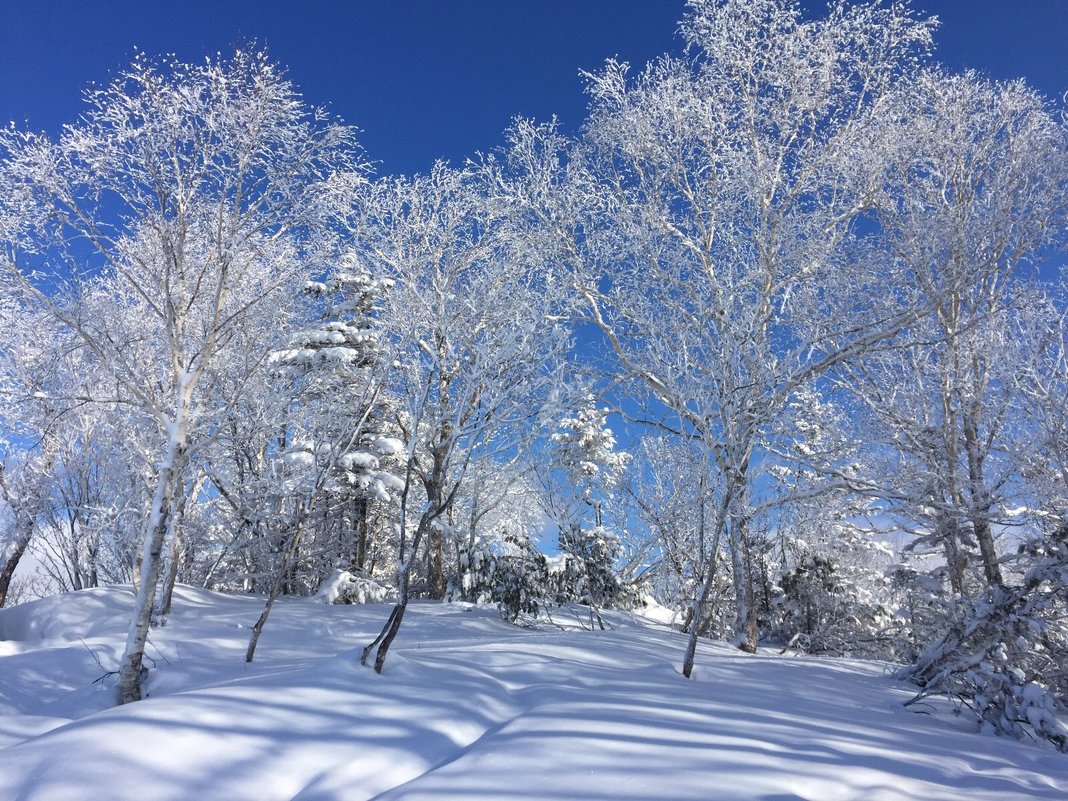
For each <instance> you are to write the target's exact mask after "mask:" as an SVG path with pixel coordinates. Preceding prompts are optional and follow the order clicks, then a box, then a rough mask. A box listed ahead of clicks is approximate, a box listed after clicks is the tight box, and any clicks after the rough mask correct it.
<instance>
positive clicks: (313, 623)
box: [0, 588, 1068, 801]
mask: <svg viewBox="0 0 1068 801" xmlns="http://www.w3.org/2000/svg"><path fill="white" fill-rule="evenodd" d="M132 602H133V596H132V595H131V594H130V592H129V591H128V590H125V589H119V588H114V589H99V590H88V591H82V592H79V593H75V594H70V595H65V596H59V597H56V598H49V599H45V600H43V601H38V602H34V603H30V604H26V605H24V606H19V607H15V608H13V609H9V610H0V801H79V799H86V801H88V800H89V799H91V800H92V801H101V799H107V801H125V800H127V799H128V800H129V801H135V800H136V801H187V800H188V799H196V801H213V800H214V799H219V801H223V799H225V800H226V801H242V800H243V799H247V800H248V801H273V800H274V799H278V800H279V801H281V800H282V799H299V801H358V799H380V801H386V799H395V800H398V801H399V799H404V800H405V801H420V800H421V799H427V800H429V799H435V801H441V800H444V801H485V800H487V799H530V801H546V800H548V799H567V800H568V801H573V800H574V799H598V800H603V801H630V800H632V799H701V800H702V801H709V799H715V800H716V801H732V800H733V799H762V800H763V801H788V799H793V800H794V801H801V800H803V799H810V800H811V801H847V799H857V801H860V800H861V799H864V801H905V800H906V799H908V800H909V801H913V800H919V801H940V800H941V799H961V800H962V801H964V800H965V799H967V801H982V800H984V799H989V801H1010V800H1011V799H1058V800H1059V801H1063V800H1064V799H1066V798H1068V759H1066V758H1065V757H1064V756H1063V755H1059V754H1056V753H1053V752H1051V751H1046V750H1042V749H1040V748H1038V747H1034V746H1028V745H1024V744H1020V743H1016V742H1013V741H1009V740H1005V739H999V738H994V737H987V736H980V735H978V734H974V733H972V732H971V731H970V730H969V728H968V726H967V724H966V723H965V722H964V721H962V720H958V719H955V718H953V717H952V716H947V715H944V714H941V713H939V714H934V715H923V714H917V713H915V712H912V711H909V710H906V709H904V708H903V707H902V706H901V702H902V701H903V700H905V699H907V698H908V697H910V692H909V689H908V688H907V687H905V686H902V685H900V684H898V683H896V682H895V681H893V680H892V679H890V678H888V677H887V675H886V674H887V673H888V669H887V668H886V666H882V665H878V664H872V663H864V662H852V661H841V660H822V659H808V658H798V657H790V656H785V657H780V656H777V655H774V654H771V653H768V654H764V653H762V654H759V655H756V656H752V655H747V654H743V653H741V652H739V651H736V650H734V649H731V648H729V647H728V646H725V645H717V644H713V643H702V644H701V646H700V652H699V654H698V662H697V664H698V668H697V672H696V681H687V680H686V679H684V678H682V677H681V675H680V674H679V673H678V663H679V661H680V659H681V654H682V648H683V639H682V637H681V636H680V635H678V634H674V633H672V632H670V631H667V630H666V629H664V628H662V627H658V626H656V625H654V624H652V623H647V622H641V621H639V620H637V619H634V618H631V617H629V616H625V615H608V616H606V617H607V619H608V621H609V622H610V623H611V624H612V626H613V628H612V629H611V630H610V631H605V632H600V631H598V632H587V631H580V630H567V631H560V630H556V629H551V628H549V629H542V630H536V631H532V630H525V629H516V628H512V627H510V626H508V625H506V624H504V623H503V622H501V621H500V620H499V619H498V618H497V616H496V614H495V613H494V612H493V611H491V610H484V609H474V608H470V607H467V606H463V605H453V606H449V605H431V604H417V605H413V606H412V607H410V608H409V610H408V614H407V616H406V617H405V619H404V626H403V628H402V629H401V633H400V636H399V637H398V639H397V641H396V643H395V644H394V646H393V650H391V652H390V656H389V659H388V661H387V663H386V670H385V673H384V675H382V676H378V675H375V674H374V673H373V672H372V671H370V670H368V669H365V668H362V667H360V666H359V664H358V655H359V648H360V647H362V645H364V644H365V643H366V642H367V641H369V639H370V638H372V637H373V636H374V635H375V634H377V632H378V630H379V628H380V627H381V625H382V623H383V622H384V621H385V618H386V616H387V614H388V607H386V606H362V607H361V606H324V605H322V604H319V603H312V602H309V601H286V600H282V601H280V602H279V603H278V604H277V605H276V606H275V609H274V611H273V613H272V615H271V619H270V622H269V623H268V624H267V628H266V629H265V630H264V634H263V637H262V638H261V640H260V644H259V648H258V650H257V652H256V654H257V659H256V662H254V663H253V664H252V665H245V664H244V662H243V661H242V654H243V653H244V650H245V647H246V645H247V637H248V633H249V630H248V627H249V626H251V624H252V623H253V622H254V621H255V620H256V617H257V615H258V614H259V612H260V609H261V605H262V601H261V600H259V599H255V598H232V597H226V596H221V595H216V594H213V593H209V592H205V591H201V590H193V589H189V588H178V589H177V590H176V592H175V602H174V609H175V611H174V614H173V615H172V616H171V618H170V621H169V622H168V624H167V626H166V627H164V628H162V629H154V630H153V631H152V633H151V638H150V645H149V648H148V652H147V653H148V656H149V657H151V661H149V660H146V662H147V663H148V664H153V663H154V665H153V670H152V672H151V674H150V677H149V680H148V684H147V690H148V693H149V695H150V697H149V698H148V699H147V700H145V701H142V702H140V703H136V704H132V705H130V706H126V707H119V708H115V707H112V706H111V704H112V699H113V697H114V694H115V687H114V684H115V680H114V677H105V678H101V676H102V675H103V674H104V673H105V672H106V671H107V670H113V669H114V668H115V667H116V666H117V665H118V661H119V657H120V655H121V652H122V644H123V639H124V635H125V630H126V624H127V615H128V614H129V611H130V609H131V606H132Z"/></svg>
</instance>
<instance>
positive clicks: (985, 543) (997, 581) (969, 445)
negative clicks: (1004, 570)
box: [964, 415, 1003, 587]
mask: <svg viewBox="0 0 1068 801" xmlns="http://www.w3.org/2000/svg"><path fill="white" fill-rule="evenodd" d="M964 446H965V449H966V451H967V453H968V495H969V500H970V504H969V507H970V514H971V518H972V529H973V530H974V532H975V539H976V540H977V541H978V542H979V555H980V557H981V558H982V560H983V575H984V576H985V577H986V581H987V584H989V585H990V586H992V587H1001V586H1002V585H1003V581H1002V578H1001V565H999V564H998V555H997V550H996V549H995V547H994V533H993V532H992V531H991V529H990V496H989V493H987V491H986V480H985V479H986V477H985V475H984V470H983V456H982V454H981V453H980V450H979V447H980V446H979V428H978V425H977V423H976V421H975V418H974V417H973V416H972V415H966V416H965V418H964Z"/></svg>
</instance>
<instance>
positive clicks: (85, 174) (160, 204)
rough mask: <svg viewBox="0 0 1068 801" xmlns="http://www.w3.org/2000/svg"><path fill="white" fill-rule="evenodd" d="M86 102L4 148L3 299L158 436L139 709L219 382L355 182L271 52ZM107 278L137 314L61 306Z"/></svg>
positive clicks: (334, 141) (144, 570)
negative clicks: (181, 511)
mask: <svg viewBox="0 0 1068 801" xmlns="http://www.w3.org/2000/svg"><path fill="white" fill-rule="evenodd" d="M86 102H87V108H86V110H85V112H84V114H83V115H82V116H81V117H80V119H79V121H78V122H77V123H74V124H72V125H70V126H67V127H66V128H65V129H64V132H63V134H62V135H61V136H60V137H59V138H58V139H57V140H55V141H53V140H51V139H49V138H48V137H47V136H45V135H42V134H31V133H23V132H21V131H18V130H16V129H5V130H4V132H3V134H2V135H0V241H2V242H3V243H4V251H3V267H4V271H5V282H4V285H5V287H6V288H7V289H8V290H10V291H15V292H18V293H19V294H20V295H21V297H22V298H24V299H25V301H26V302H27V303H33V304H36V305H37V306H39V307H42V308H46V309H48V310H49V311H50V312H51V313H52V314H53V315H54V317H55V318H56V319H57V320H58V321H60V322H61V323H62V324H64V325H65V326H67V327H69V328H70V329H71V330H73V331H74V332H76V333H77V335H78V336H79V337H80V338H81V340H82V341H83V342H84V343H85V345H86V346H87V347H89V348H90V349H91V350H92V351H93V352H94V353H95V354H96V355H97V356H98V358H99V359H100V361H101V363H102V364H104V365H105V366H106V367H107V368H108V369H109V370H110V371H111V374H112V376H113V378H114V380H115V382H116V384H117V387H118V389H119V391H120V392H121V393H123V395H124V399H125V400H126V402H128V403H130V404H132V405H133V406H135V407H136V408H138V409H139V410H140V411H141V412H142V413H143V414H144V415H146V416H147V417H148V418H150V419H151V420H152V421H153V422H154V423H155V424H156V426H157V428H158V437H159V442H160V446H159V448H158V450H157V470H156V479H155V482H154V484H155V486H154V491H153V496H152V501H151V504H150V507H149V510H148V513H147V515H146V518H145V521H144V538H143V553H142V558H141V576H140V583H139V590H138V593H137V599H136V602H135V611H134V615H133V620H132V621H131V626H130V633H129V638H128V643H127V647H126V652H125V654H124V656H123V659H122V664H121V668H120V674H121V687H120V692H119V696H120V700H121V701H122V702H128V701H134V700H137V699H139V698H140V697H141V674H142V656H143V652H144V644H145V640H146V637H147V634H148V628H149V619H150V614H151V610H152V606H153V600H154V596H155V593H156V585H157V581H158V579H159V577H160V568H161V562H162V560H161V551H162V548H163V543H164V540H165V538H166V536H167V533H168V531H169V530H170V526H171V523H170V520H171V518H172V517H173V515H174V513H175V511H176V504H177V503H178V501H179V499H180V496H181V494H182V491H183V489H182V488H183V486H184V485H183V484H182V483H181V482H180V476H181V475H182V470H183V466H184V465H185V464H186V463H187V462H188V461H189V460H190V458H191V457H192V455H193V454H192V451H193V450H195V449H196V448H197V447H198V445H199V444H200V443H201V442H202V441H204V440H205V439H206V438H207V436H208V434H209V432H210V430H211V418H212V417H213V415H215V414H216V413H217V412H219V411H220V409H219V407H218V406H217V405H214V404H219V403H222V405H223V408H225V404H226V401H229V400H232V399H233V398H232V397H231V398H222V397H220V396H218V395H217V394H213V393H211V392H210V391H208V384H210V383H211V381H212V377H213V370H214V369H215V368H216V367H217V366H218V364H219V363H220V360H221V359H222V358H224V356H225V355H226V354H227V353H228V351H229V349H230V348H231V346H232V342H233V334H234V331H235V329H236V328H238V327H240V326H241V325H242V324H243V323H245V322H246V321H248V320H249V318H250V317H252V316H253V315H256V314H259V313H261V312H262V311H263V310H264V309H269V308H271V307H272V306H276V305H281V300H280V299H281V298H283V297H286V296H291V295H292V294H293V293H292V286H291V285H292V284H293V282H294V281H295V280H296V279H297V276H298V275H299V273H300V272H301V271H302V270H303V269H304V267H305V265H304V259H305V258H306V256H305V252H306V251H307V250H308V247H309V246H311V245H313V244H315V243H316V241H318V240H316V239H315V237H314V236H313V234H314V232H315V231H316V230H319V229H321V228H322V225H323V223H324V221H325V219H326V218H327V217H328V216H329V215H330V214H331V213H332V211H333V209H334V208H335V207H337V206H338V205H339V203H338V198H339V196H346V197H347V195H348V192H349V188H350V187H351V184H353V183H355V182H356V180H357V178H355V177H354V176H358V174H359V173H358V171H356V170H354V168H355V167H357V166H358V165H355V164H354V163H353V157H352V147H353V135H352V131H351V129H349V128H347V127H345V126H342V125H339V124H336V123H333V122H331V121H329V118H328V117H327V116H326V115H325V114H323V113H321V112H319V111H312V110H310V109H308V108H307V107H306V106H305V105H304V103H303V102H302V101H301V99H300V97H299V95H298V94H297V92H296V91H295V89H294V88H293V87H292V85H291V84H290V83H289V81H287V80H286V79H285V78H284V77H283V76H282V74H281V72H280V70H278V69H277V68H276V67H274V66H273V65H272V64H271V63H270V62H269V61H268V59H267V57H266V56H265V55H264V54H262V53H252V52H241V51H239V52H237V53H236V54H235V55H234V56H233V57H232V58H230V59H209V60H207V61H205V62H203V63H201V64H198V65H184V64H180V63H176V62H173V61H163V62H159V63H156V62H153V61H152V60H150V59H148V58H145V57H138V58H137V59H135V61H134V62H133V64H132V65H131V66H130V67H129V68H127V69H125V70H123V71H121V72H120V73H119V74H118V76H117V77H116V78H115V79H114V80H112V81H111V82H110V83H109V84H107V85H106V86H103V87H101V88H94V89H92V90H90V91H89V92H88V93H87V95H86ZM96 275H99V276H101V277H102V279H100V280H105V281H107V282H108V284H109V290H108V291H109V293H110V296H111V297H113V298H121V299H122V300H123V301H124V303H126V304H127V305H128V306H129V307H130V308H129V309H128V311H127V312H124V314H125V315H127V316H126V317H124V316H122V315H120V316H119V317H118V318H116V317H99V316H96V315H92V316H90V315H87V314H83V313H81V311H80V307H79V306H78V305H77V304H74V305H70V304H66V303H60V302H59V301H58V300H57V294H56V287H57V285H68V286H70V287H72V290H71V292H72V293H74V294H75V296H76V295H77V292H78V291H79V289H80V286H81V285H82V284H83V282H84V281H85V280H86V279H90V280H97V279H93V278H92V276H96ZM132 320H136V321H138V322H139V323H140V325H139V326H137V327H136V328H134V327H133V326H131V325H129V324H128V323H129V322H130V321H132ZM270 328H271V326H268V327H267V328H266V329H263V330H270ZM131 329H132V330H131ZM139 343H147V344H148V350H149V351H150V352H151V356H150V359H149V361H148V362H147V363H145V362H143V361H141V359H133V358H132V356H133V354H134V352H135V351H136V350H137V347H138V344H139ZM265 357H266V352H264V353H262V355H261V357H260V358H265ZM255 359H256V356H253V357H252V360H253V361H255ZM238 385H239V384H238ZM207 398H212V399H213V405H214V408H209V407H208V406H207V403H206V399H207Z"/></svg>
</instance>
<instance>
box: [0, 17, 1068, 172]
mask: <svg viewBox="0 0 1068 801" xmlns="http://www.w3.org/2000/svg"><path fill="white" fill-rule="evenodd" d="M683 5H684V4H683V2H682V0H350V1H349V2H344V1H343V0H335V1H334V2H325V1H324V2H316V1H315V0H309V1H308V2H304V3H297V2H291V3H289V2H281V0H237V1H236V2H223V0H184V1H183V2H179V1H178V0H172V2H167V3H164V2H150V0H138V1H137V2H134V1H133V0H124V1H122V2H86V1H85V0H62V1H61V0H53V1H51V2H50V1H49V0H38V1H37V2H34V1H33V0H0V122H6V121H8V120H14V121H15V122H16V123H17V124H19V125H20V126H24V125H28V126H29V127H31V128H34V129H46V130H55V129H56V128H57V127H58V126H59V125H60V124H61V123H63V122H67V121H70V120H72V119H74V118H75V117H76V116H77V115H78V114H79V113H80V111H81V108H80V100H79V94H80V92H81V90H82V89H83V88H84V87H85V86H86V84H88V83H89V82H90V81H97V82H103V81H105V80H106V79H107V77H108V75H109V74H110V73H111V72H112V71H114V70H115V69H117V68H119V67H121V66H122V65H123V64H125V63H126V62H128V61H129V59H130V56H131V54H132V53H133V51H134V48H135V47H137V48H141V49H143V50H145V51H146V52H149V53H163V52H173V53H176V54H177V55H178V56H179V57H181V58H182V59H185V60H199V59H200V58H202V57H203V56H204V55H205V54H207V53H213V52H217V51H222V52H226V51H229V50H231V49H232V46H233V45H234V44H237V43H241V42H244V41H247V40H249V39H254V40H256V41H259V42H263V43H266V44H267V45H268V47H269V50H270V52H271V54H272V57H273V58H274V59H275V60H277V61H279V62H281V63H283V64H285V65H287V66H288V68H289V74H290V76H291V77H292V79H293V80H294V82H295V83H296V84H297V85H298V86H299V87H300V88H301V90H302V91H303V92H304V94H305V96H306V97H307V98H308V99H309V100H310V101H311V102H313V103H315V104H328V105H329V106H330V107H331V109H332V110H333V111H334V112H335V113H336V114H338V115H339V116H341V117H343V118H344V119H345V120H346V121H348V122H351V123H354V124H356V125H358V126H359V127H360V128H362V129H363V131H364V133H363V136H362V138H361V139H362V143H363V145H364V147H365V148H366V151H367V156H368V157H369V158H371V159H373V160H375V161H377V162H379V163H380V164H379V168H378V169H379V171H380V172H411V171H415V170H425V169H426V168H427V167H429V166H430V164H431V163H432V162H433V160H434V159H435V158H436V157H444V158H447V159H451V160H454V161H455V160H462V159H463V158H464V157H465V156H467V155H469V154H471V153H473V152H474V151H475V150H487V149H490V148H493V147H494V146H496V145H497V144H499V143H500V141H501V137H500V134H501V131H502V130H503V129H504V127H505V126H506V125H507V124H508V121H509V119H510V118H511V117H512V116H514V115H517V114H519V115H525V116H532V117H537V118H539V119H545V118H548V117H549V116H550V115H552V114H554V113H555V114H557V115H558V116H559V117H560V118H561V120H562V121H563V123H564V125H565V126H567V127H568V128H569V129H572V130H573V129H574V127H576V126H577V125H578V124H579V123H580V122H581V119H582V114H583V109H584V105H585V100H584V98H583V95H582V88H581V87H582V84H581V81H580V80H579V78H578V70H579V69H580V68H583V69H596V68H597V67H598V65H599V64H600V63H601V62H602V61H603V60H604V59H605V58H607V57H609V56H614V55H617V56H619V57H620V58H623V59H626V60H629V61H631V62H632V63H635V64H641V63H644V62H645V61H647V60H648V59H649V58H651V57H653V56H655V55H657V54H659V53H662V52H665V51H669V50H676V51H677V50H678V48H679V41H678V39H677V38H676V36H675V28H676V24H677V21H678V19H679V18H680V17H681V15H682V11H683ZM823 5H824V4H823V3H821V2H818V1H814V0H805V6H806V8H813V9H818V8H822V7H823ZM914 5H915V6H916V7H917V8H920V9H922V10H924V11H928V12H930V13H934V14H937V15H938V16H939V17H940V18H941V19H942V22H943V26H942V30H941V32H940V35H939V37H938V42H939V50H938V55H939V57H940V58H941V60H943V61H944V62H945V63H946V64H947V65H948V66H950V67H953V68H961V67H964V66H969V67H975V68H978V69H980V70H982V71H984V72H986V73H988V74H989V75H991V76H993V77H995V78H1015V77H1027V78H1028V79H1029V80H1030V81H1031V82H1032V83H1033V84H1034V85H1035V86H1036V87H1037V88H1039V89H1040V90H1042V91H1043V92H1045V93H1046V94H1048V95H1050V96H1053V95H1057V96H1059V95H1060V94H1061V93H1063V92H1064V91H1065V90H1068V0H914Z"/></svg>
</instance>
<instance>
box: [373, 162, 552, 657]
mask: <svg viewBox="0 0 1068 801" xmlns="http://www.w3.org/2000/svg"><path fill="white" fill-rule="evenodd" d="M488 195H489V193H488V192H487V191H486V186H485V184H484V179H483V178H482V177H481V176H480V175H479V174H478V173H476V172H474V171H466V170H463V171H462V170H455V169H450V168H448V167H446V166H444V165H441V164H439V165H437V166H435V168H434V169H433V170H432V172H431V173H430V174H429V175H425V176H419V177H416V178H413V179H411V180H407V179H395V180H388V181H382V182H380V183H378V184H376V185H375V186H374V187H373V188H372V189H371V191H370V192H369V193H368V195H367V198H366V200H365V203H364V204H363V206H362V207H361V209H360V211H361V212H362V214H361V220H362V228H361V230H360V233H361V236H362V237H363V243H362V247H361V252H362V253H364V254H365V258H366V259H367V260H368V264H369V267H370V269H371V271H372V272H373V274H375V275H379V276H382V277H383V278H388V279H389V280H391V281H392V286H391V288H390V291H389V292H388V293H386V295H385V297H384V300H383V312H382V320H383V325H384V327H385V328H386V330H388V332H389V336H390V337H391V338H392V339H393V340H394V342H395V347H396V353H397V354H398V355H397V360H398V361H399V362H400V363H401V364H402V365H403V369H401V370H398V371H397V379H398V380H397V387H396V391H395V392H396V397H398V398H399V399H400V400H401V403H402V404H403V406H402V408H401V410H400V414H399V415H398V421H397V422H398V425H399V426H400V429H401V432H402V440H403V441H404V442H405V445H406V453H405V466H404V478H405V485H404V489H403V491H402V493H401V501H400V521H399V535H400V543H399V552H398V554H397V557H398V559H397V562H398V570H397V589H398V602H397V605H396V607H395V608H394V610H393V612H392V614H391V615H390V618H389V620H388V621H387V623H386V625H385V627H384V628H383V630H382V633H381V634H380V635H379V637H378V638H376V640H375V641H374V642H373V643H371V645H369V646H368V647H367V648H366V649H365V651H364V655H363V661H364V663H365V664H366V662H367V660H368V659H369V658H370V656H371V653H372V652H374V653H375V656H374V664H375V668H376V670H379V671H380V670H381V669H382V664H383V661H384V659H385V656H386V653H387V651H388V648H389V646H390V644H391V642H392V640H393V638H394V637H395V636H396V633H397V631H398V629H399V627H400V624H401V620H402V618H403V615H404V610H405V609H406V606H407V603H408V600H409V598H410V595H411V577H412V570H413V567H414V565H415V561H416V559H417V558H418V556H419V554H420V547H421V545H422V544H423V543H424V542H426V543H427V545H428V546H429V550H428V552H427V558H428V563H429V577H428V578H429V592H430V595H431V596H432V597H436V598H442V597H444V595H445V590H446V584H445V575H444V569H443V564H442V556H443V548H444V542H445V540H446V538H447V536H448V535H449V532H450V531H451V527H450V526H449V522H448V521H449V511H450V509H451V508H452V506H453V503H454V502H455V500H456V498H457V495H458V494H459V492H460V489H461V487H462V486H463V484H464V482H465V478H466V476H467V473H468V470H469V469H470V467H471V464H472V460H473V459H475V458H487V457H488V458H493V457H494V456H496V457H497V458H508V457H509V456H510V455H511V454H513V453H515V451H516V449H517V448H518V447H520V445H521V443H522V441H523V440H525V439H526V438H528V437H529V436H530V432H531V431H532V430H533V429H535V428H536V427H537V425H538V423H539V418H540V416H541V413H542V409H543V408H544V407H545V405H546V403H547V402H548V400H549V398H550V396H551V393H550V389H551V387H552V386H553V384H554V383H555V381H556V380H557V379H556V375H555V374H554V371H553V369H552V365H553V364H554V362H557V361H559V360H560V358H561V355H562V353H563V352H564V350H565V349H566V346H567V345H568V340H567V337H566V334H565V332H564V331H563V330H562V328H561V327H560V326H559V325H558V324H557V323H555V322H554V320H555V316H554V315H556V314H557V312H558V309H557V303H558V300H557V296H556V288H555V287H554V285H553V282H552V276H551V275H548V274H546V273H545V272H544V271H541V270H537V269H534V268H532V267H531V265H530V264H529V263H527V262H525V261H524V260H523V253H522V251H521V250H520V247H519V245H520V244H521V243H522V239H523V235H522V232H517V231H516V230H514V229H513V228H512V226H511V224H510V223H511V220H510V218H509V217H508V216H507V215H505V214H504V213H503V209H502V208H501V207H500V206H499V205H498V204H496V203H495V202H493V200H492V199H491V198H489V197H488Z"/></svg>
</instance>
